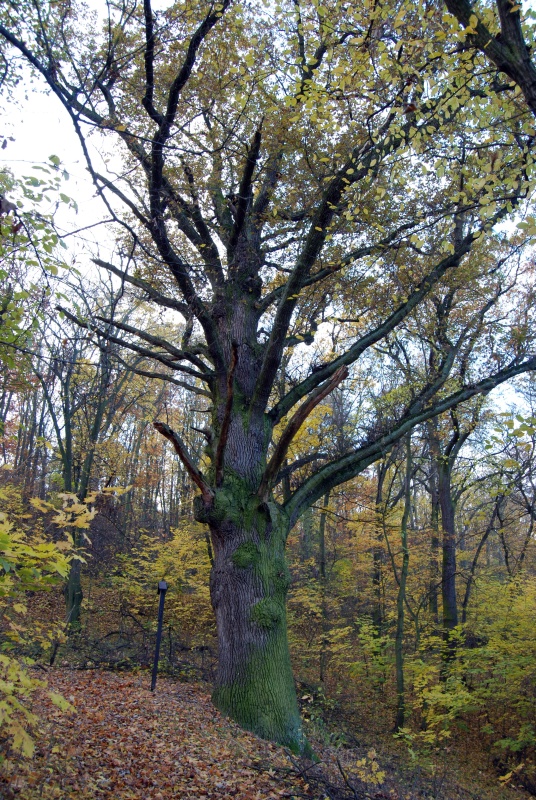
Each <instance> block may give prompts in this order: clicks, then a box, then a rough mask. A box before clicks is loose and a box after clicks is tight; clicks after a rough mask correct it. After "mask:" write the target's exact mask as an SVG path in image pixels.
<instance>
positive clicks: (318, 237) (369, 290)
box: [0, 0, 536, 752]
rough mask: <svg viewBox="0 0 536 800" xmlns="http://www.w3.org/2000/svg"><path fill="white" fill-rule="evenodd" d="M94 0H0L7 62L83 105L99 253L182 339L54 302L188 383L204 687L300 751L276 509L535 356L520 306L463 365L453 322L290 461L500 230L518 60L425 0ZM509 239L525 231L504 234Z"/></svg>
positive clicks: (505, 209)
mask: <svg viewBox="0 0 536 800" xmlns="http://www.w3.org/2000/svg"><path fill="white" fill-rule="evenodd" d="M107 8H108V12H109V18H108V19H107V20H105V22H104V23H101V22H99V21H98V20H97V18H95V17H93V18H92V16H91V14H90V13H89V12H87V11H84V9H83V7H78V6H76V5H75V3H74V2H72V0H56V1H55V2H50V3H49V2H45V1H44V0H25V2H17V3H15V2H11V0H8V2H6V3H5V4H4V8H3V10H2V12H1V15H2V16H1V25H0V34H1V36H2V37H3V39H2V41H3V52H4V56H5V59H6V61H7V62H8V63H9V64H10V66H11V68H12V69H13V70H14V71H16V70H17V69H19V68H20V64H21V63H22V62H26V63H27V64H29V65H30V67H31V69H32V70H33V71H34V73H37V74H40V75H41V76H42V78H43V79H44V80H45V81H46V83H47V85H48V87H49V89H50V91H51V92H53V93H54V94H55V95H56V96H57V98H59V100H60V101H61V103H62V104H63V106H64V108H65V111H66V114H67V115H68V116H69V117H70V119H71V121H72V124H73V125H74V126H75V129H76V131H77V133H78V135H79V138H80V143H81V146H82V148H83V150H84V153H85V155H86V158H87V162H88V168H89V170H90V172H91V175H92V178H93V180H94V182H95V185H96V187H97V189H98V191H99V193H100V194H101V196H102V198H103V200H104V202H105V203H106V204H107V207H108V210H109V211H110V212H111V213H112V214H113V216H114V218H115V220H116V223H117V229H118V240H119V242H120V247H119V255H118V260H117V261H115V263H108V262H104V261H102V260H99V262H98V263H99V265H100V266H101V267H102V268H104V269H106V270H108V272H109V273H111V274H112V275H114V276H116V278H117V280H118V281H120V282H122V284H123V287H124V291H125V296H128V295H129V294H130V295H135V296H137V297H138V298H143V299H144V300H149V301H151V302H153V303H154V304H156V305H158V306H160V307H161V308H162V309H164V310H166V312H167V313H168V317H169V315H171V318H173V319H174V320H175V326H176V330H177V336H176V338H172V337H171V338H170V337H168V338H167V339H164V338H163V337H162V336H159V335H156V333H155V332H154V331H150V330H146V329H143V328H142V327H136V326H134V325H131V324H127V323H125V322H122V321H121V318H120V317H112V318H110V317H109V316H106V314H102V315H101V317H100V318H98V317H97V318H93V319H87V318H86V319H84V318H80V317H79V316H77V315H76V314H74V313H73V312H70V311H67V312H66V313H68V314H69V315H71V316H72V317H73V318H75V319H77V320H78V322H79V324H82V325H85V326H87V327H90V328H91V329H95V330H97V331H98V332H99V335H101V336H103V337H104V338H107V339H108V340H109V341H111V342H114V343H115V344H117V345H120V346H123V347H124V348H127V349H129V350H131V351H133V352H134V353H136V354H137V356H140V357H144V358H145V359H146V364H145V365H142V366H140V362H139V361H138V367H137V368H138V369H139V370H140V371H141V372H142V373H143V374H149V375H153V376H154V377H155V378H164V379H169V380H172V381H175V382H177V383H179V384H180V385H187V386H188V387H189V389H190V390H191V392H192V393H194V394H195V396H196V398H197V399H196V402H198V403H204V404H205V406H204V408H206V410H207V413H208V414H209V420H210V423H209V425H208V426H207V429H206V432H205V435H206V439H207V447H206V453H205V458H204V461H203V463H202V464H201V465H200V464H198V463H195V461H194V459H193V458H192V457H191V455H190V454H189V451H188V446H187V443H185V442H184V441H183V439H182V438H181V437H180V436H179V435H178V434H177V433H176V432H175V431H173V430H172V429H171V428H169V427H168V425H167V424H166V423H164V422H156V423H155V425H156V427H157V429H158V430H159V431H160V433H162V435H163V436H165V437H167V438H168V439H169V440H170V441H171V442H172V444H173V446H174V447H175V449H176V451H177V452H178V454H179V456H180V458H181V460H182V462H183V463H184V465H185V468H186V469H187V470H188V472H189V474H190V476H191V478H192V480H193V481H194V483H195V484H196V486H197V487H198V489H199V495H198V498H197V503H196V517H197V519H198V520H199V521H202V522H204V523H206V524H207V525H208V526H209V528H210V532H211V537H212V547H213V551H214V564H213V569H212V577H211V596H212V603H213V607H214V611H215V614H216V620H217V627H218V636H219V667H218V674H217V678H216V686H215V690H214V701H215V703H216V705H217V706H218V707H219V708H220V709H222V710H223V711H224V712H225V713H228V714H229V715H231V716H232V717H234V718H235V719H236V720H237V721H238V722H239V723H240V724H242V725H243V726H245V727H247V728H249V729H251V730H254V731H255V732H257V733H259V734H260V735H262V736H265V737H268V738H273V739H275V740H277V741H279V742H282V743H284V744H287V745H289V746H291V747H293V748H294V749H296V750H297V751H300V752H305V751H306V750H307V743H306V741H305V738H304V736H303V733H302V728H301V722H300V717H299V713H298V708H297V702H296V696H295V688H294V681H293V676H292V671H291V666H290V659H289V653H288V645H287V638H286V622H285V599H286V593H287V589H288V583H289V577H288V571H287V567H286V564H285V540H286V537H287V535H288V532H289V530H290V529H291V527H292V526H293V525H294V523H295V522H296V520H297V519H298V518H299V516H300V514H302V512H303V511H304V510H305V509H306V508H308V507H309V506H310V505H311V504H313V503H314V502H315V501H317V500H318V499H319V498H321V497H323V496H325V495H326V494H327V493H328V492H329V491H330V490H331V489H333V488H334V487H335V486H337V485H339V484H341V483H343V482H345V481H348V480H350V479H352V478H353V477H355V476H356V475H357V474H359V473H360V472H362V471H363V470H365V469H366V468H367V467H368V466H369V465H371V464H372V463H373V462H374V461H376V460H377V459H378V458H380V457H381V456H382V455H383V454H385V453H386V452H388V451H389V449H390V448H391V447H392V446H393V445H394V444H395V443H396V442H397V441H399V440H400V439H401V438H402V437H403V436H404V435H405V434H406V433H407V432H408V431H409V430H411V429H412V428H413V427H414V426H415V425H417V424H419V423H422V422H424V421H426V420H428V419H431V418H432V417H434V416H435V415H437V414H439V413H442V412H444V411H447V410H448V409H450V408H453V407H455V406H458V405H459V404H460V403H463V402H464V401H465V400H468V399H470V398H471V397H473V396H475V395H477V394H479V393H485V392H489V391H490V390H491V389H492V388H494V387H495V386H497V385H499V384H500V383H502V382H504V381H506V380H508V379H510V378H512V377H514V376H515V375H518V374H520V373H522V372H524V371H527V370H532V369H535V368H536V355H534V347H533V343H532V338H531V331H530V326H526V327H525V329H523V330H518V331H517V334H516V335H512V336H508V335H505V336H504V338H503V340H502V341H501V343H500V348H499V349H500V352H499V353H498V352H497V351H496V349H494V351H493V353H492V355H493V358H489V357H487V356H486V354H485V353H484V352H483V355H482V358H481V359H480V360H476V361H475V363H474V364H473V366H472V368H471V369H470V370H463V369H458V368H457V366H459V361H460V358H463V352H464V346H463V341H460V343H459V345H454V344H453V346H452V347H448V348H444V349H443V350H442V351H439V352H438V353H437V357H436V358H435V359H434V362H433V363H432V364H430V368H429V369H427V370H426V371H423V370H419V369H416V370H415V376H414V384H413V386H412V391H411V392H405V391H403V382H402V384H401V391H399V392H398V393H396V392H395V393H393V392H391V395H390V398H389V402H388V403H385V404H383V406H382V414H381V417H380V418H378V419H377V420H376V421H375V422H374V421H372V422H371V421H370V419H369V421H368V422H367V425H366V427H364V429H363V432H362V436H361V439H360V441H359V442H358V443H357V445H355V446H352V447H351V449H349V450H348V451H347V452H345V453H342V454H338V455H337V457H335V458H334V459H332V460H328V459H326V458H317V459H316V460H315V459H314V456H315V454H314V453H311V454H310V457H304V458H301V459H300V460H299V463H297V464H292V463H290V464H289V463H288V456H289V447H290V445H291V443H292V440H293V438H294V437H295V435H296V433H297V432H298V430H299V429H300V427H301V425H302V424H303V423H304V422H305V421H306V420H307V418H308V416H309V415H310V414H311V412H312V411H313V409H314V408H315V407H316V406H317V405H318V404H319V403H320V402H321V401H322V400H323V399H324V398H325V397H326V396H327V395H328V394H329V393H330V392H331V391H332V390H333V389H334V388H335V387H337V386H339V385H340V384H341V383H342V382H343V381H345V379H346V378H347V376H349V375H350V376H351V375H352V373H353V372H355V370H359V369H360V364H363V363H367V357H368V353H370V352H371V351H372V349H373V348H374V347H376V346H377V345H378V344H379V343H381V342H383V341H385V340H386V339H388V337H390V336H391V335H392V334H393V332H395V331H397V329H399V326H401V325H402V324H403V323H404V322H405V321H406V320H408V319H410V318H411V317H412V315H414V314H415V313H416V310H418V308H419V307H420V306H421V304H422V303H423V302H424V301H425V299H426V298H427V297H428V296H429V295H430V292H431V291H432V290H433V289H434V287H437V286H438V285H440V284H444V283H445V282H448V281H449V276H450V275H452V274H457V272H458V271H459V270H460V269H463V271H464V273H463V274H464V275H466V276H467V281H468V282H472V283H474V285H475V286H477V285H478V286H481V284H482V282H481V280H480V279H481V277H482V274H483V271H484V272H485V273H486V274H487V273H488V272H489V261H488V260H487V259H484V258H482V253H483V252H485V249H486V242H487V241H489V240H490V238H494V239H495V241H496V242H497V241H498V240H501V242H502V246H503V247H506V246H507V244H508V243H507V241H506V240H507V238H508V236H507V233H506V232H505V230H506V229H505V228H504V226H503V227H499V228H498V229H497V231H496V232H494V231H495V229H496V228H497V225H498V224H499V223H501V222H502V221H504V220H505V219H506V218H507V217H508V215H510V214H512V212H513V211H515V209H516V208H520V209H522V208H524V204H525V203H526V201H527V198H528V196H529V193H530V186H531V173H532V169H533V167H532V162H533V156H532V144H533V120H532V117H531V115H530V114H529V113H528V112H527V110H526V105H525V103H524V99H523V98H521V93H520V90H519V88H518V87H516V85H515V84H514V83H512V82H511V80H510V78H511V76H510V78H509V77H508V76H504V75H502V74H499V75H498V74H497V68H496V67H495V65H493V64H491V66H490V65H489V63H488V62H487V60H486V59H485V58H484V57H482V56H480V55H479V54H478V51H476V50H475V49H474V48H473V46H472V41H471V39H470V37H471V36H472V35H473V33H474V31H473V29H469V30H462V31H460V30H459V27H458V25H457V23H456V22H455V20H454V19H453V18H452V17H450V16H449V15H447V14H446V12H445V14H444V13H443V11H442V10H441V9H440V8H438V6H437V4H435V3H413V2H412V3H409V2H408V3H407V2H404V1H402V2H400V0H389V1H388V2H386V3H384V4H379V3H375V2H371V1H370V0H357V1H353V2H340V1H339V0H326V2H323V3H322V2H318V0H292V1H291V0H289V2H283V3H281V4H279V3H277V2H274V3H267V4H266V6H261V5H260V4H259V3H256V2H253V3H248V2H245V0H242V2H239V0H236V2H232V0H221V2H218V3H214V2H206V1H203V2H201V1H199V2H195V0H182V1H181V2H177V3H174V4H172V5H169V7H167V8H166V9H165V10H159V11H156V12H155V11H154V10H153V9H152V8H151V2H150V0H144V2H143V5H136V4H135V3H130V2H117V3H110V4H108V6H107ZM466 27H467V26H466ZM468 37H469V39H468ZM94 131H97V132H98V135H100V136H102V137H103V138H102V140H99V141H101V146H102V147H103V148H104V149H105V150H106V149H107V152H108V153H111V149H112V147H113V148H114V151H113V156H114V157H113V159H112V162H111V163H112V164H115V165H116V166H117V161H118V154H119V158H120V160H121V167H120V168H119V171H116V173H115V174H112V173H111V171H110V172H107V173H105V172H104V171H103V169H102V168H98V167H97V166H95V165H94V164H93V163H92V160H91V152H92V151H91V147H90V139H89V138H88V137H89V135H90V134H91V133H92V132H94ZM512 239H513V241H512V246H516V247H520V246H521V241H520V234H519V231H516V233H515V234H512ZM501 268H502V265H501V263H500V262H498V263H497V270H498V271H500V270H501ZM479 291H480V290H479ZM173 315H174V317H173ZM335 321H336V325H337V326H338V333H337V336H336V337H332V341H333V344H332V347H331V348H326V346H325V341H326V337H328V335H329V333H330V331H332V326H333V324H334V322H335ZM512 324H514V323H512ZM504 326H505V329H506V328H508V327H509V321H508V320H507V319H505V321H504ZM469 329H470V326H469ZM315 337H316V339H317V340H318V339H319V340H321V341H322V342H323V345H322V347H323V352H324V357H323V358H322V359H320V360H318V361H317V362H314V359H311V358H310V357H309V356H308V352H309V351H308V349H307V347H308V345H310V344H311V343H312V342H313V341H314V340H315ZM462 338H463V337H462ZM488 355H489V354H488ZM414 356H415V357H416V358H417V359H418V358H419V356H418V354H416V353H412V351H411V349H410V350H409V352H408V353H407V357H408V359H409V360H410V362H411V359H412V357H414ZM282 369H284V370H285V373H286V374H285V375H284V376H283V379H282V376H281V370H282ZM287 378H288V380H287ZM370 380H371V385H372V386H373V387H374V386H375V387H376V389H377V391H378V392H379V391H380V390H381V385H382V382H381V380H375V378H374V376H373V375H372V376H371V378H370ZM380 400H381V398H380ZM380 405H382V404H381V403H380ZM374 407H375V405H374V403H372V404H371V406H370V408H371V413H372V411H373V409H374ZM369 417H370V415H369ZM292 472H294V475H293V481H292V484H291V485H292V487H293V491H292V492H291V493H290V496H288V493H286V496H283V495H281V494H280V493H279V490H278V485H279V483H280V480H281V477H282V474H283V473H284V474H285V475H286V476H287V477H288V475H289V473H292ZM287 487H288V481H287Z"/></svg>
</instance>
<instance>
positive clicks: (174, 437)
mask: <svg viewBox="0 0 536 800" xmlns="http://www.w3.org/2000/svg"><path fill="white" fill-rule="evenodd" d="M153 425H154V427H155V428H156V430H157V431H158V433H161V434H162V436H165V438H166V439H169V441H170V442H171V443H172V445H173V447H174V448H175V451H176V452H177V454H178V456H179V458H180V460H181V461H182V463H183V464H184V466H185V469H186V471H187V472H188V474H189V476H190V478H191V479H192V480H193V482H194V483H195V485H196V486H197V487H198V488H199V489H200V490H201V496H202V497H203V500H204V501H205V503H206V504H207V505H211V504H212V502H213V500H214V492H213V491H212V489H211V488H210V486H209V485H208V483H207V482H206V480H205V478H204V477H203V475H202V474H201V472H200V471H199V470H198V469H197V467H196V466H195V464H194V462H193V461H192V459H191V457H190V455H189V453H188V448H187V447H186V445H185V444H184V442H183V441H182V439H181V437H180V436H179V434H178V433H176V432H175V431H174V430H172V429H171V428H170V427H169V425H166V424H165V422H153Z"/></svg>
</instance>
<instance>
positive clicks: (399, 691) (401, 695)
mask: <svg viewBox="0 0 536 800" xmlns="http://www.w3.org/2000/svg"><path fill="white" fill-rule="evenodd" d="M406 447H407V450H406V475H405V483H406V486H405V493H404V494H405V496H404V513H403V515H402V523H401V526H400V540H401V545H402V569H401V570H400V582H399V585H398V595H397V600H396V611H397V620H396V636H395V666H396V720H395V732H396V731H399V730H400V729H401V728H403V727H404V721H405V718H406V696H405V689H404V649H403V646H404V605H405V602H406V582H407V578H408V570H409V549H408V519H409V515H410V512H411V435H409V436H408V437H407V443H406Z"/></svg>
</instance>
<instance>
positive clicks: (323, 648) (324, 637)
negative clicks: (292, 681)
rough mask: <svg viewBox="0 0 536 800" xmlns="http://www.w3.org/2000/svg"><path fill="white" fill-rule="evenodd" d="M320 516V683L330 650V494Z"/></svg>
mask: <svg viewBox="0 0 536 800" xmlns="http://www.w3.org/2000/svg"><path fill="white" fill-rule="evenodd" d="M322 505H323V508H322V512H321V514H320V524H319V527H318V534H319V554H318V555H319V558H318V562H319V573H320V608H321V614H322V630H321V634H320V675H319V677H320V683H324V682H325V680H326V667H327V649H328V632H329V620H328V604H327V575H326V510H327V507H328V505H329V492H327V493H326V494H325V495H324V500H323V501H322Z"/></svg>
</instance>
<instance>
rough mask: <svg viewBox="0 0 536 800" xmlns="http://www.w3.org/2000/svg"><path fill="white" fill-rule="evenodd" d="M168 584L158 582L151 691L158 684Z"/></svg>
mask: <svg viewBox="0 0 536 800" xmlns="http://www.w3.org/2000/svg"><path fill="white" fill-rule="evenodd" d="M167 588H168V585H167V583H166V582H165V581H160V582H159V583H158V594H159V595H160V605H159V606H158V626H157V629H156V646H155V649H154V664H153V677H152V680H151V692H154V687H155V686H156V675H157V672H158V657H159V655H160V642H161V640H162V622H163V621H164V600H165V599H166V592H167Z"/></svg>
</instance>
